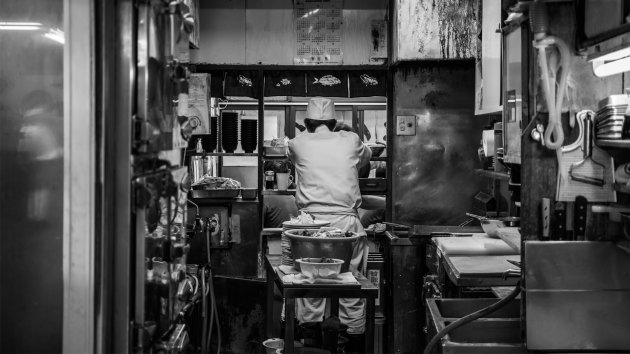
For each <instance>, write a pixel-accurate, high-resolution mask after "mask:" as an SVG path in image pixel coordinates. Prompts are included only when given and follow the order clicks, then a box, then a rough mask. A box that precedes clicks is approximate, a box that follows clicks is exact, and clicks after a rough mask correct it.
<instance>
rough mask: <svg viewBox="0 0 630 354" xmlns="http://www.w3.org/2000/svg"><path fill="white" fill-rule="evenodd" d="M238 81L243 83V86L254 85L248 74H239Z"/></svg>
mask: <svg viewBox="0 0 630 354" xmlns="http://www.w3.org/2000/svg"><path fill="white" fill-rule="evenodd" d="M238 83H239V84H241V86H249V87H252V80H251V79H250V78H248V77H246V76H243V75H239V76H238Z"/></svg>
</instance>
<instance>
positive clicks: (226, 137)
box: [221, 112, 238, 153]
mask: <svg viewBox="0 0 630 354" xmlns="http://www.w3.org/2000/svg"><path fill="white" fill-rule="evenodd" d="M221 146H223V150H224V151H225V152H228V153H233V152H234V151H235V150H236V147H237V146H238V113H236V112H221Z"/></svg>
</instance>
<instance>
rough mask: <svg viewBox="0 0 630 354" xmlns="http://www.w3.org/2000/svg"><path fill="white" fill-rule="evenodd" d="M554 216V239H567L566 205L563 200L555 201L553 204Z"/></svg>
mask: <svg viewBox="0 0 630 354" xmlns="http://www.w3.org/2000/svg"><path fill="white" fill-rule="evenodd" d="M554 218H555V228H554V233H553V235H554V237H553V239H554V240H560V241H564V240H566V239H567V229H566V218H567V212H566V206H565V205H564V203H563V202H556V204H555V205H554Z"/></svg>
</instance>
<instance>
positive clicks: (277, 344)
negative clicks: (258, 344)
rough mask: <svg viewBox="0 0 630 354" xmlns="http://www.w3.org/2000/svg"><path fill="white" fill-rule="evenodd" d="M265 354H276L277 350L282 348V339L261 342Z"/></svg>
mask: <svg viewBox="0 0 630 354" xmlns="http://www.w3.org/2000/svg"><path fill="white" fill-rule="evenodd" d="M263 346H264V347H265V351H266V353H267V354H276V351H277V350H278V349H282V348H284V339H282V338H270V339H267V340H266V341H264V342H263Z"/></svg>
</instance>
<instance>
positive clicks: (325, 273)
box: [296, 258, 344, 279]
mask: <svg viewBox="0 0 630 354" xmlns="http://www.w3.org/2000/svg"><path fill="white" fill-rule="evenodd" d="M322 260H326V261H325V262H322ZM296 262H297V263H299V264H300V272H302V274H304V275H306V276H307V277H309V278H324V279H330V278H335V277H337V275H339V272H340V271H341V266H342V265H343V262H344V261H343V260H341V259H336V258H300V259H297V260H296Z"/></svg>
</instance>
